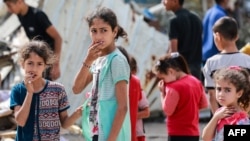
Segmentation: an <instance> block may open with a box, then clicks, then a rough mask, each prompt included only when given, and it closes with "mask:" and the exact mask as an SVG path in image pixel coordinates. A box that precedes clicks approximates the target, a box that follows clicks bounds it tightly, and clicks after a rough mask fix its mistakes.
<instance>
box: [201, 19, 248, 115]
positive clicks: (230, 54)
mask: <svg viewBox="0 0 250 141" xmlns="http://www.w3.org/2000/svg"><path fill="white" fill-rule="evenodd" d="M213 35H214V42H215V44H216V46H217V48H218V50H219V51H220V53H219V54H217V55H214V56H212V57H211V58H209V59H208V60H207V62H206V64H205V66H204V68H203V74H204V77H205V81H204V85H205V87H206V89H207V91H208V95H209V102H210V106H211V111H212V113H214V112H215V111H216V110H217V109H218V107H219V105H218V103H217V101H216V98H215V90H214V87H215V84H214V81H213V79H212V75H213V72H215V71H216V70H218V69H221V68H223V67H228V66H231V65H238V66H241V67H244V68H248V69H250V56H248V55H246V54H243V53H240V52H239V50H238V48H237V46H236V41H237V40H238V25H237V23H236V21H235V19H233V18H231V17H222V18H220V19H219V20H217V21H216V23H215V24H214V26H213Z"/></svg>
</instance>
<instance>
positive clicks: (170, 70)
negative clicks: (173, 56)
mask: <svg viewBox="0 0 250 141" xmlns="http://www.w3.org/2000/svg"><path fill="white" fill-rule="evenodd" d="M174 72H175V70H174V69H173V68H168V69H167V74H173V73H174Z"/></svg>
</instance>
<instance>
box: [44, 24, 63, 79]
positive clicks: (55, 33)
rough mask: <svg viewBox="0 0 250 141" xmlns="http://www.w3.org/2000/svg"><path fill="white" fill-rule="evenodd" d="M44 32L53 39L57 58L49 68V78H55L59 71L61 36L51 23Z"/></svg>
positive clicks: (58, 75) (59, 73)
mask: <svg viewBox="0 0 250 141" xmlns="http://www.w3.org/2000/svg"><path fill="white" fill-rule="evenodd" d="M46 32H47V33H48V34H49V36H50V37H51V38H53V40H54V41H55V45H54V54H55V56H56V58H57V60H56V62H55V63H54V64H53V67H52V70H51V72H50V73H51V74H50V76H51V78H52V80H56V79H58V78H59V77H60V75H61V71H60V56H61V48H62V47H61V46H62V38H61V36H60V34H59V33H58V31H57V30H56V28H55V27H54V26H53V25H52V26H50V27H48V28H47V29H46Z"/></svg>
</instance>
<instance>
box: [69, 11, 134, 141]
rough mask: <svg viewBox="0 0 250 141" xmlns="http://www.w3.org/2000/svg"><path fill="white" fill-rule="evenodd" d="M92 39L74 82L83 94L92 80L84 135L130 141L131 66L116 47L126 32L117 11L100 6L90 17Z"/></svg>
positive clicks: (77, 90) (86, 137)
mask: <svg viewBox="0 0 250 141" xmlns="http://www.w3.org/2000/svg"><path fill="white" fill-rule="evenodd" d="M87 22H88V25H89V34H90V37H91V39H92V44H91V45H90V47H89V49H88V52H87V56H86V57H85V59H84V61H83V63H82V66H81V68H80V70H79V72H78V73H77V75H76V78H75V80H74V85H73V88H72V90H73V92H74V93H75V94H78V93H80V92H81V91H82V90H83V89H84V88H85V87H86V86H87V85H88V84H89V83H90V82H91V81H93V83H92V84H93V85H92V91H91V96H90V104H89V105H88V104H86V107H84V108H86V109H87V110H89V112H86V114H85V115H84V116H83V122H84V123H86V124H84V127H83V135H84V136H85V139H86V140H88V141H91V140H92V141H97V140H100V141H104V140H105V141H106V140H108V141H125V140H126V141H128V140H130V139H131V135H130V118H129V105H128V104H129V101H128V82H129V77H130V69H129V65H128V62H127V60H126V58H125V57H124V55H123V54H122V53H121V52H120V51H119V49H117V48H116V46H115V41H116V40H117V39H118V37H126V36H127V33H126V32H125V31H124V30H123V28H121V27H120V26H119V25H118V23H117V18H116V15H115V13H114V12H113V11H112V10H111V9H108V8H106V7H99V8H97V9H96V10H95V11H93V12H92V13H91V14H90V15H89V16H88V17H87ZM87 110H86V111H87Z"/></svg>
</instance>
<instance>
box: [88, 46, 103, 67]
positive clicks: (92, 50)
mask: <svg viewBox="0 0 250 141" xmlns="http://www.w3.org/2000/svg"><path fill="white" fill-rule="evenodd" d="M103 43H104V42H103V41H99V42H92V44H91V45H90V47H89V49H88V53H87V56H86V59H85V61H84V62H85V63H87V64H88V65H90V64H92V62H93V61H94V60H96V59H97V58H98V57H99V56H100V55H101V53H102V48H101V45H102V44H103Z"/></svg>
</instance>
